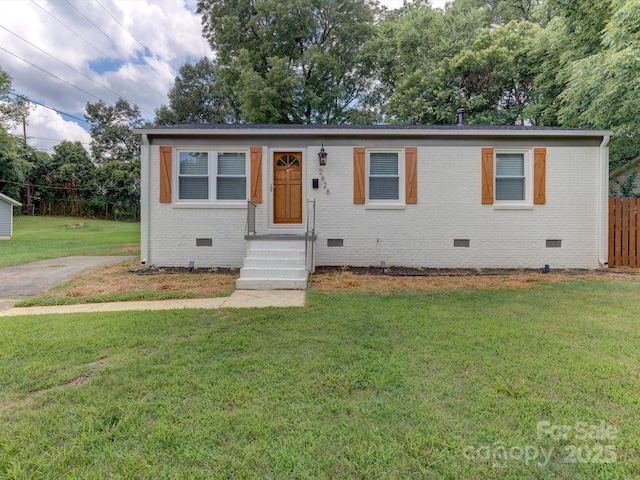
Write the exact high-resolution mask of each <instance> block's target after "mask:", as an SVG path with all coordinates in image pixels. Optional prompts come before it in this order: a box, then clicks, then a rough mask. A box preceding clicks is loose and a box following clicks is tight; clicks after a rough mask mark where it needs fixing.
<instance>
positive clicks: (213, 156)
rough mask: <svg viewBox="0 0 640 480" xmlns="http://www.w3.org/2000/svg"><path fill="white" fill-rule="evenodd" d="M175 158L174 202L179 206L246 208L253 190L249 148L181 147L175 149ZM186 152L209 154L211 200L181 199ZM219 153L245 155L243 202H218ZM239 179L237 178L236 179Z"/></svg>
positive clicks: (209, 192)
mask: <svg viewBox="0 0 640 480" xmlns="http://www.w3.org/2000/svg"><path fill="white" fill-rule="evenodd" d="M175 152H176V153H175V156H174V165H175V168H174V171H175V174H174V175H173V177H174V182H175V183H174V184H175V185H176V188H175V189H174V191H175V193H174V195H175V198H174V201H175V203H176V205H177V206H189V205H193V206H244V207H246V205H247V199H248V198H249V194H250V188H251V185H250V183H251V170H250V168H251V155H250V151H249V149H248V148H237V147H236V148H233V147H230V148H225V147H215V148H212V147H196V146H194V147H188V148H185V147H179V148H176V149H175ZM185 152H204V153H207V158H208V179H209V191H208V194H209V198H208V199H202V200H195V199H181V198H180V177H181V176H182V175H180V153H185ZM218 153H244V156H245V164H244V171H245V195H244V198H243V199H241V200H218V199H217V198H216V197H217V191H216V189H217V179H218ZM236 178H237V177H236Z"/></svg>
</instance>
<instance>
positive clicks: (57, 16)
mask: <svg viewBox="0 0 640 480" xmlns="http://www.w3.org/2000/svg"><path fill="white" fill-rule="evenodd" d="M195 3H196V0H33V1H26V0H2V6H1V9H2V15H1V16H0V46H2V48H4V49H6V50H7V51H8V52H7V51H4V50H0V67H2V69H3V70H5V71H6V72H8V73H9V74H10V75H11V77H12V78H13V89H14V90H15V91H17V92H18V93H20V94H23V95H26V96H27V97H29V98H31V99H33V100H35V101H37V102H40V103H42V104H45V105H48V106H51V107H53V108H55V109H56V110H58V111H60V112H65V113H68V114H71V115H73V116H74V117H76V118H77V119H82V118H84V116H83V115H84V109H85V105H86V104H87V102H92V103H93V102H97V101H98V100H103V101H105V102H106V103H108V104H111V103H113V102H115V100H117V98H118V97H123V98H126V99H127V100H128V101H129V102H130V103H131V104H135V105H138V106H139V107H140V109H141V112H142V114H143V116H144V117H145V118H149V119H153V116H154V110H155V109H156V108H158V107H159V106H160V105H162V104H167V103H168V100H167V97H166V94H167V92H168V90H169V89H170V88H171V86H172V85H173V81H174V78H175V75H176V73H177V71H178V69H179V68H180V67H181V66H182V65H184V64H185V63H187V62H193V61H197V60H198V59H200V58H202V57H204V56H207V57H210V58H212V57H213V52H211V49H210V48H209V46H208V44H207V42H206V41H205V40H204V39H203V38H202V28H201V23H200V17H199V16H198V15H197V14H196V13H195ZM381 3H382V4H384V5H386V6H387V7H388V8H397V7H400V6H402V3H403V0H383V1H381ZM431 3H432V5H433V6H434V7H443V6H444V3H445V0H432V2H431ZM77 119H74V118H70V117H68V116H65V115H61V114H60V113H57V112H55V111H53V110H50V109H47V108H45V107H42V106H36V107H35V108H34V109H33V110H32V112H31V114H30V116H29V119H28V125H27V136H28V137H29V143H30V144H31V145H33V146H36V147H37V148H40V149H42V150H49V151H50V150H51V149H52V147H53V146H54V145H57V144H58V143H60V141H61V140H72V141H80V142H83V143H84V144H85V146H86V147H88V144H89V142H90V137H89V134H88V133H87V131H86V128H87V125H86V123H83V122H81V121H78V120H77ZM15 133H20V134H21V133H22V126H20V127H19V128H16V130H15Z"/></svg>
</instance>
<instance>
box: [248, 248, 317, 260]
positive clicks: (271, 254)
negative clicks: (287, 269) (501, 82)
mask: <svg viewBox="0 0 640 480" xmlns="http://www.w3.org/2000/svg"><path fill="white" fill-rule="evenodd" d="M247 258H273V259H279V258H283V259H300V260H303V261H304V250H264V249H261V250H254V249H249V250H247Z"/></svg>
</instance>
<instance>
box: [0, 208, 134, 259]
mask: <svg viewBox="0 0 640 480" xmlns="http://www.w3.org/2000/svg"><path fill="white" fill-rule="evenodd" d="M0 252H2V255H0V268H2V267H10V266H13V265H21V264H23V263H29V262H34V261H37V260H45V259H48V258H57V257H66V256H70V255H137V254H138V253H139V252H140V224H139V223H134V222H114V221H108V220H94V219H87V218H75V217H29V216H18V217H15V218H14V219H13V237H12V238H11V240H4V241H2V242H0Z"/></svg>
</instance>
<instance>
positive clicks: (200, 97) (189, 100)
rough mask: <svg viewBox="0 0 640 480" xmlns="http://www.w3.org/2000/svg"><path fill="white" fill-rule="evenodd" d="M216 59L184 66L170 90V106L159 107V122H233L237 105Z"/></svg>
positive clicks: (156, 121)
mask: <svg viewBox="0 0 640 480" xmlns="http://www.w3.org/2000/svg"><path fill="white" fill-rule="evenodd" d="M220 70H221V69H220V67H219V66H218V64H217V62H216V61H215V60H209V59H208V58H206V57H205V58H202V59H201V60H199V61H198V62H197V63H195V64H194V65H191V64H189V63H187V64H185V65H183V66H182V67H180V72H179V75H178V76H177V77H176V79H175V82H174V84H173V87H172V88H171V90H170V91H169V94H168V97H169V106H166V105H162V106H161V107H160V108H159V109H157V110H156V119H155V123H156V124H158V125H174V124H181V123H233V122H234V121H236V119H237V116H238V115H237V111H236V110H237V106H236V105H235V102H234V100H235V99H234V95H233V92H232V91H231V90H230V89H229V88H228V86H227V84H226V83H225V82H224V81H223V79H222V78H221V76H220Z"/></svg>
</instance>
